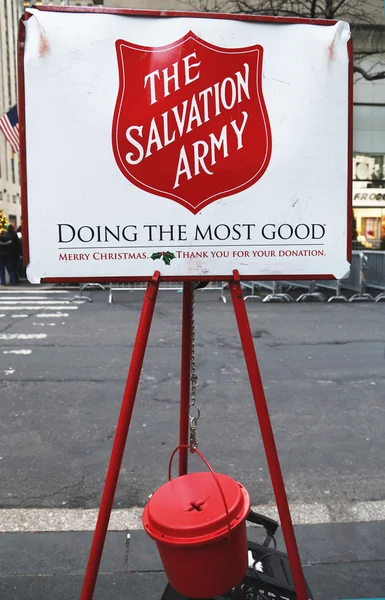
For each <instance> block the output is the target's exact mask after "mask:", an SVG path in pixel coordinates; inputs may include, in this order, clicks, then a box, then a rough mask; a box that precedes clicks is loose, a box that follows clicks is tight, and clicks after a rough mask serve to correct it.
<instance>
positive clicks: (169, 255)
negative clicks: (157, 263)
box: [151, 251, 176, 265]
mask: <svg viewBox="0 0 385 600" xmlns="http://www.w3.org/2000/svg"><path fill="white" fill-rule="evenodd" d="M151 258H152V260H157V259H158V258H161V259H162V260H163V262H164V264H165V265H169V264H170V263H171V261H172V259H173V258H176V256H175V254H174V253H173V252H168V251H167V252H154V253H153V254H151Z"/></svg>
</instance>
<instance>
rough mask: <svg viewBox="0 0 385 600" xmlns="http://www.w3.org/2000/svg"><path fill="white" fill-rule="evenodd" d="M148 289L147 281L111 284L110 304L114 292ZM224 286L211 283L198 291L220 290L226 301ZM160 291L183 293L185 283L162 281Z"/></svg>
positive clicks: (217, 282)
mask: <svg viewBox="0 0 385 600" xmlns="http://www.w3.org/2000/svg"><path fill="white" fill-rule="evenodd" d="M146 287H147V282H146V281H132V282H115V283H110V287H109V296H108V304H112V303H113V301H114V292H144V290H145V289H146ZM223 289H224V285H223V282H222V281H210V283H209V284H208V285H207V286H206V287H205V288H202V289H201V290H197V292H199V291H201V292H203V291H204V290H220V291H221V296H220V299H221V300H224V302H225V301H226V299H225V298H224V296H223ZM159 290H160V291H173V292H179V293H180V292H182V291H183V282H182V281H162V280H161V283H160V286H159Z"/></svg>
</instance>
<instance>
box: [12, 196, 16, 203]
mask: <svg viewBox="0 0 385 600" xmlns="http://www.w3.org/2000/svg"><path fill="white" fill-rule="evenodd" d="M12 202H13V203H14V204H16V194H14V195H13V196H12Z"/></svg>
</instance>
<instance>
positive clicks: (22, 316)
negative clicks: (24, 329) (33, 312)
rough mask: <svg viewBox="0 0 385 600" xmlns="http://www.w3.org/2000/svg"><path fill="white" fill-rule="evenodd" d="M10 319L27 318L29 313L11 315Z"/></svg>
mask: <svg viewBox="0 0 385 600" xmlns="http://www.w3.org/2000/svg"><path fill="white" fill-rule="evenodd" d="M11 317H12V319H16V318H17V319H28V317H29V315H11Z"/></svg>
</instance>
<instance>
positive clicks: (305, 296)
mask: <svg viewBox="0 0 385 600" xmlns="http://www.w3.org/2000/svg"><path fill="white" fill-rule="evenodd" d="M282 284H283V285H284V287H286V288H287V290H286V291H287V292H290V291H291V290H292V289H293V288H294V289H300V290H306V291H305V292H303V293H302V294H301V295H300V296H298V298H297V300H296V302H305V301H306V300H309V299H311V300H318V302H325V300H326V298H325V296H324V295H323V294H322V293H321V292H319V291H317V282H316V281H313V280H310V279H303V280H298V281H283V282H282Z"/></svg>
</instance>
